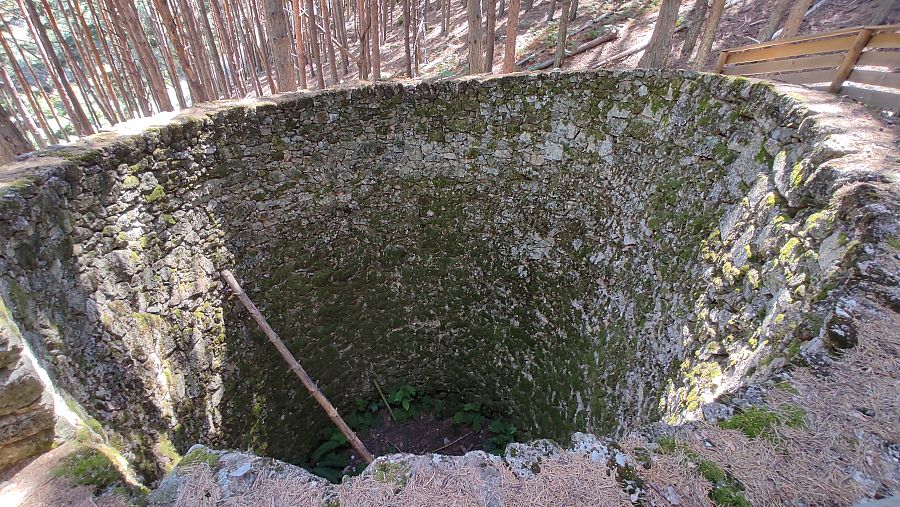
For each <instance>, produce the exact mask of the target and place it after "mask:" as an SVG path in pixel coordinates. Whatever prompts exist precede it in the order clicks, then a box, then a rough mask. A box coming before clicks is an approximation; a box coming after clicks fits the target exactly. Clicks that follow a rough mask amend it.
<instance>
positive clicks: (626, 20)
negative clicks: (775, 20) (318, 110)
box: [342, 0, 900, 83]
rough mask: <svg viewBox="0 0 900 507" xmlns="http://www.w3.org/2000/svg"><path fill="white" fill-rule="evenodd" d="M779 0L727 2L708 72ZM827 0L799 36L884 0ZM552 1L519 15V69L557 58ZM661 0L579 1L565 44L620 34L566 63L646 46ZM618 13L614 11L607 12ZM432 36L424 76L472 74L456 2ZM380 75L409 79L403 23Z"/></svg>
mask: <svg viewBox="0 0 900 507" xmlns="http://www.w3.org/2000/svg"><path fill="white" fill-rule="evenodd" d="M774 3H775V0H737V1H731V2H728V4H727V5H728V7H727V8H726V10H725V14H724V16H723V18H722V23H721V26H720V27H719V30H718V32H717V34H716V38H715V40H714V42H713V47H712V51H711V52H710V55H709V61H708V62H706V65H705V66H704V70H709V69H710V68H711V66H712V65H713V64H714V63H715V60H716V58H717V56H718V53H719V51H720V50H722V49H726V48H731V47H736V46H742V45H747V44H755V43H757V42H759V41H758V40H757V39H756V38H755V37H756V34H757V32H758V31H759V29H760V27H761V25H762V24H763V23H764V22H765V21H766V18H767V17H768V14H769V12H770V11H771V8H772V6H773V5H774ZM816 4H821V5H820V6H819V7H818V8H817V9H816V10H815V11H814V12H812V13H811V14H810V15H809V16H808V17H807V18H806V19H804V21H803V24H802V25H801V28H800V34H801V35H803V34H807V33H816V32H822V31H828V30H836V29H840V28H846V27H851V26H858V25H864V24H866V22H867V21H868V19H870V18H871V15H872V12H873V11H874V10H875V8H876V6H877V4H878V0H824V2H816V3H814V4H813V5H816ZM550 5H551V3H550V2H549V1H545V2H536V3H535V6H534V7H533V8H532V9H531V10H530V11H528V12H523V13H522V14H521V15H520V20H519V36H518V41H517V50H516V60H517V62H519V61H522V60H524V59H525V58H527V61H526V62H525V64H524V65H519V66H517V69H516V70H519V71H522V70H527V69H528V67H529V66H532V65H534V64H536V63H539V62H542V61H544V60H547V59H549V58H552V57H553V53H554V51H555V47H556V40H557V30H558V21H559V16H560V9H559V2H557V3H556V5H557V8H556V9H555V12H554V17H553V21H549V22H548V21H547V18H548V13H549V9H550ZM657 5H658V0H632V1H628V2H626V1H623V0H612V1H610V0H581V1H580V2H579V7H578V16H577V17H576V18H575V19H574V20H572V21H570V22H569V28H568V33H569V37H568V42H567V48H568V49H569V50H571V49H573V48H575V47H577V46H579V45H581V44H583V43H585V42H588V41H590V40H592V39H594V38H595V37H597V36H598V35H599V34H601V33H604V32H603V31H604V30H607V29H609V28H610V25H613V26H615V27H616V28H617V31H618V36H617V37H616V38H615V39H613V40H612V41H610V42H608V43H606V44H601V45H599V46H598V47H596V48H593V49H590V50H588V51H585V52H583V53H580V54H578V55H574V56H572V57H569V58H567V59H566V60H565V62H564V64H563V68H565V69H593V68H597V67H598V63H600V62H601V61H602V60H604V59H606V58H608V57H610V56H613V55H616V54H618V53H620V52H622V51H625V50H627V49H629V48H632V47H634V46H636V45H639V44H643V43H645V42H647V41H648V40H649V39H650V35H651V33H652V32H653V25H654V23H655V22H656V14H657V13H656V9H657ZM692 5H693V2H692V1H689V0H684V1H683V2H682V6H681V13H680V18H682V19H684V18H685V17H686V16H687V14H688V12H689V11H690V8H691V7H692ZM607 13H610V14H614V15H612V16H610V15H607V16H604V14H607ZM426 18H427V22H426V30H425V32H426V37H425V41H426V42H425V44H424V51H423V53H424V55H423V63H422V64H421V65H420V68H419V74H418V77H420V78H426V79H428V78H443V77H452V76H459V75H463V74H465V73H466V68H467V48H466V32H467V30H466V13H465V9H464V7H463V6H462V5H460V3H459V2H458V1H457V0H453V1H452V3H451V21H450V29H449V33H448V34H447V35H446V36H445V35H442V34H441V23H440V22H441V12H440V10H439V9H431V10H430V11H429V12H428V14H427V16H426ZM506 21H507V17H506V13H504V14H503V15H502V16H499V17H498V19H497V30H496V33H497V40H496V43H495V50H494V67H493V68H494V72H497V71H498V70H499V68H500V66H501V65H502V60H503V48H504V44H505V41H506V35H505V34H506ZM898 22H900V6H898V7H896V8H895V9H894V11H893V12H892V13H891V14H890V15H889V17H888V19H887V23H898ZM686 33H687V31H686V30H683V31H681V32H679V33H676V35H675V40H674V42H673V47H672V55H673V57H672V59H671V60H670V66H671V67H676V68H688V67H689V66H690V63H689V62H688V61H687V60H686V59H685V58H681V57H680V56H679V55H680V52H681V47H682V45H683V44H684V39H685V35H686ZM381 49H382V57H381V58H382V78H384V79H391V78H402V77H405V69H404V66H405V65H404V45H403V32H402V27H401V26H396V25H395V26H393V27H391V29H390V30H389V31H388V34H387V40H386V42H385V43H384V44H383V46H382V48H381ZM642 54H643V53H642V52H637V53H635V54H634V55H632V56H630V57H628V58H626V59H623V60H621V61H618V62H615V63H614V64H613V65H612V67H615V68H633V67H636V66H637V63H638V61H639V60H640V57H641V55H642ZM349 71H350V72H349V74H347V75H346V76H344V77H343V78H342V82H345V83H350V82H354V81H356V80H357V78H356V74H355V72H356V69H355V67H354V65H353V63H352V62H351V64H350V69H349Z"/></svg>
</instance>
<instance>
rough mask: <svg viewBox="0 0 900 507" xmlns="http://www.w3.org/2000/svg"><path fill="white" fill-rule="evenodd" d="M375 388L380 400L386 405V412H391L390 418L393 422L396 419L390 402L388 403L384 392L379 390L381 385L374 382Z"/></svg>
mask: <svg viewBox="0 0 900 507" xmlns="http://www.w3.org/2000/svg"><path fill="white" fill-rule="evenodd" d="M375 389H378V396H381V401H383V402H384V406H385V407H387V409H388V413H389V414H391V420H393V421H394V422H396V421H397V417H396V416H394V409H392V408H391V404H390V403H388V400H387V398H385V397H384V393H383V392H381V386H380V385H378V382H375Z"/></svg>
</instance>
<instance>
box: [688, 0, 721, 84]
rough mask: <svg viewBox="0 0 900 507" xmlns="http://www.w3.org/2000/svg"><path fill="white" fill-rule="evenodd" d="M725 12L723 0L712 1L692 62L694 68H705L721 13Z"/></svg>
mask: <svg viewBox="0 0 900 507" xmlns="http://www.w3.org/2000/svg"><path fill="white" fill-rule="evenodd" d="M724 10H725V0H713V2H712V8H711V9H710V11H709V17H708V18H707V19H706V24H705V25H704V26H703V37H702V38H701V39H700V47H699V48H697V57H696V59H695V60H694V68H695V69H697V70H701V69H703V67H704V66H706V59H707V58H709V52H710V51H711V50H712V43H713V39H715V37H716V32H717V31H718V30H719V22H720V21H721V20H722V12H723V11H724Z"/></svg>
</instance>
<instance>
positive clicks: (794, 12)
mask: <svg viewBox="0 0 900 507" xmlns="http://www.w3.org/2000/svg"><path fill="white" fill-rule="evenodd" d="M811 3H812V0H797V3H795V4H794V7H793V8H792V9H791V12H790V13H789V14H788V17H787V19H786V20H785V21H784V28H782V30H781V35H780V36H779V37H778V38H779V39H788V38H791V37H794V36H796V35H797V33H798V32H799V31H800V25H802V24H803V18H804V17H805V16H806V10H807V9H809V5H810V4H811Z"/></svg>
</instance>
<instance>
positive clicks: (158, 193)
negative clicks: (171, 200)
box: [144, 185, 166, 204]
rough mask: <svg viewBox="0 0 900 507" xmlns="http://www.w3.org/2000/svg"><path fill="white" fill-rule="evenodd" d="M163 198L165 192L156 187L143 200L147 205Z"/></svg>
mask: <svg viewBox="0 0 900 507" xmlns="http://www.w3.org/2000/svg"><path fill="white" fill-rule="evenodd" d="M165 196H166V191H165V190H164V189H163V187H162V185H156V186H155V187H153V190H152V191H151V192H150V193H149V194H147V195H146V196H144V200H145V201H147V204H152V203H154V202H156V201H159V200H161V199H163V198H164V197H165Z"/></svg>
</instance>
